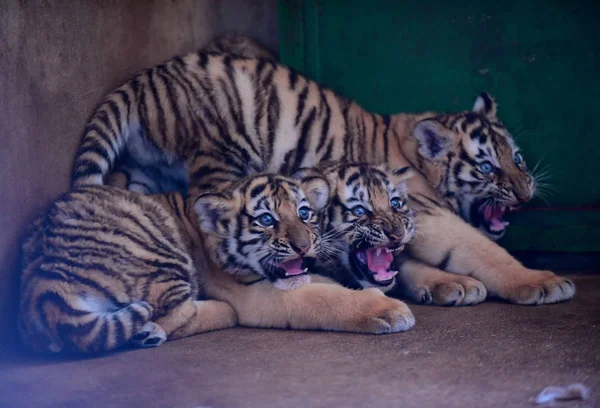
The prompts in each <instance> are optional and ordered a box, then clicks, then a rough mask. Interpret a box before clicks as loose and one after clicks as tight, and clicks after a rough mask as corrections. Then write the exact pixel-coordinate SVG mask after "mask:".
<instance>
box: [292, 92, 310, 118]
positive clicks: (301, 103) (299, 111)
mask: <svg viewBox="0 0 600 408" xmlns="http://www.w3.org/2000/svg"><path fill="white" fill-rule="evenodd" d="M307 96H308V82H307V83H306V85H305V86H304V89H302V92H300V95H299V96H298V106H297V108H296V120H295V121H294V124H295V125H296V126H298V123H300V118H301V117H302V114H303V113H304V105H305V104H306V97H307Z"/></svg>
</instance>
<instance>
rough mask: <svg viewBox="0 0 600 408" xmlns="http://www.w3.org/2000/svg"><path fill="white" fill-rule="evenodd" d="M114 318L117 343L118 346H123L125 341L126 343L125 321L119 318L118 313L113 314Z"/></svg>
mask: <svg viewBox="0 0 600 408" xmlns="http://www.w3.org/2000/svg"><path fill="white" fill-rule="evenodd" d="M112 320H113V323H114V325H115V333H114V336H115V345H116V346H117V347H119V346H121V345H122V344H123V343H125V340H126V339H125V327H124V326H123V322H121V319H119V317H118V316H117V315H116V314H113V316H112Z"/></svg>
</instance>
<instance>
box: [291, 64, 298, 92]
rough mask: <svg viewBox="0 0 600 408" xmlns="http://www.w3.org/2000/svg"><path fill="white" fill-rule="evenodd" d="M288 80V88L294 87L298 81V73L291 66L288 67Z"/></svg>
mask: <svg viewBox="0 0 600 408" xmlns="http://www.w3.org/2000/svg"><path fill="white" fill-rule="evenodd" d="M289 80H290V89H296V82H298V74H297V73H296V71H294V70H293V69H291V68H289Z"/></svg>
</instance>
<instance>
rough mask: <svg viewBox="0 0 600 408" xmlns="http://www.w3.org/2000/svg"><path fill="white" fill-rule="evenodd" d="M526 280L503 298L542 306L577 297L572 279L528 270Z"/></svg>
mask: <svg viewBox="0 0 600 408" xmlns="http://www.w3.org/2000/svg"><path fill="white" fill-rule="evenodd" d="M523 275H524V279H523V281H522V282H519V283H518V284H517V285H514V286H513V287H510V288H508V289H507V291H506V292H507V293H506V295H505V296H502V294H499V295H500V296H501V297H504V298H505V299H507V300H509V301H511V302H513V303H518V304H521V305H541V304H548V303H557V302H562V301H565V300H568V299H571V298H572V297H573V296H575V284H574V283H573V281H571V280H570V279H567V278H564V277H561V276H558V275H555V274H554V273H552V272H550V271H534V270H527V272H526V273H524V274H523Z"/></svg>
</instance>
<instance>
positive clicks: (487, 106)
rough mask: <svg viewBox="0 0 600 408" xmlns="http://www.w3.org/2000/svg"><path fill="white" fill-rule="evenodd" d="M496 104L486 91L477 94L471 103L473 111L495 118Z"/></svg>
mask: <svg viewBox="0 0 600 408" xmlns="http://www.w3.org/2000/svg"><path fill="white" fill-rule="evenodd" d="M497 111H498V104H496V101H495V100H494V98H492V97H491V96H490V95H489V94H488V93H487V92H482V93H481V94H479V96H478V97H477V99H476V100H475V105H473V112H477V113H482V114H484V115H485V116H487V117H488V118H490V119H496V112H497Z"/></svg>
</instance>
